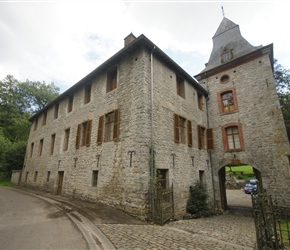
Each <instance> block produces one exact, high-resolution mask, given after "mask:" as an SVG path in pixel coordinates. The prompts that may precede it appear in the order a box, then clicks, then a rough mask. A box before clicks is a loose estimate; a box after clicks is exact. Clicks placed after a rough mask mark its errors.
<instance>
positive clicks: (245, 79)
mask: <svg viewBox="0 0 290 250" xmlns="http://www.w3.org/2000/svg"><path fill="white" fill-rule="evenodd" d="M213 41H214V47H213V50H212V54H211V57H210V59H209V62H208V64H207V66H206V68H205V69H204V70H203V71H202V72H201V73H200V74H198V75H196V76H195V78H193V77H191V76H190V75H189V74H188V73H186V72H185V71H184V70H183V69H182V68H181V67H180V66H179V65H177V64H176V63H175V62H174V61H173V60H172V59H171V58H169V57H168V56H167V55H166V54H165V53H164V52H163V51H162V50H160V49H159V48H158V47H157V46H156V45H155V44H154V43H152V42H151V41H150V40H149V39H148V38H146V37H145V36H144V35H141V36H139V37H138V38H136V37H134V36H133V34H130V35H129V36H128V37H126V38H125V46H124V48H123V49H121V50H120V51H119V52H117V53H116V54H115V55H114V56H112V57H111V58H110V59H108V60H107V61H106V62H104V63H103V64H102V65H100V66H99V67H98V68H96V69H95V70H94V71H93V72H91V73H90V74H88V75H87V76H85V77H84V78H83V79H82V80H80V81H79V82H78V83H76V84H75V85H73V86H72V87H71V88H70V89H68V90H67V91H65V92H64V93H63V94H61V95H60V96H59V97H58V98H57V99H55V100H54V101H53V102H51V103H50V104H48V105H47V106H46V107H45V108H44V109H43V110H41V111H39V112H38V113H37V114H35V115H34V116H33V117H31V119H30V121H31V122H32V125H31V131H30V136H29V140H28V145H27V151H26V157H25V163H24V167H23V170H22V176H21V182H20V183H21V185H26V186H29V187H32V188H37V189H41V190H44V191H47V192H53V193H56V194H59V195H65V196H69V197H72V198H78V199H83V200H88V201H92V202H94V201H98V202H102V203H105V204H108V205H111V206H115V207H117V208H119V209H123V210H124V211H126V212H128V213H130V214H132V215H135V216H137V217H139V218H143V219H146V218H149V217H150V208H151V207H152V202H151V203H150V183H152V179H154V178H156V173H157V175H158V180H157V181H158V184H159V185H160V186H161V187H162V188H164V189H166V188H169V187H172V186H173V194H174V211H175V214H176V215H181V214H184V213H185V211H186V203H187V200H188V197H189V187H190V186H191V185H193V184H194V183H195V182H196V181H198V180H200V181H203V182H205V183H206V184H207V186H208V190H209V194H210V203H211V204H212V205H215V206H217V207H222V208H226V206H227V204H226V195H225V192H226V191H225V186H224V183H225V180H224V179H225V173H224V169H225V168H224V167H225V166H226V165H229V164H233V165H235V164H250V165H252V166H253V167H254V169H255V173H256V176H257V177H258V178H259V179H260V180H261V181H262V182H263V185H264V186H265V187H266V188H269V189H272V190H273V191H275V190H276V191H278V190H280V188H281V190H283V191H281V192H280V194H281V199H282V196H283V199H284V201H288V202H289V190H285V188H282V187H283V186H284V187H285V184H287V185H288V186H289V181H290V180H289V161H288V156H287V154H288V153H289V145H288V140H287V136H286V130H285V126H284V121H283V117H282V114H281V110H280V107H279V102H278V98H277V94H276V91H275V84H274V79H273V71H272V67H273V61H272V60H273V55H272V50H273V48H272V45H269V46H265V47H262V46H261V47H253V46H252V45H250V44H249V43H248V42H247V41H246V40H245V39H243V38H242V36H241V35H240V31H239V27H238V26H237V25H235V24H234V23H232V22H231V21H230V20H228V19H226V18H224V19H223V21H222V23H221V24H220V27H219V28H218V30H217V33H216V34H215V36H214V39H213ZM196 79H198V80H199V82H198V81H197V80H196ZM278 188H279V189H278ZM151 212H152V211H151Z"/></svg>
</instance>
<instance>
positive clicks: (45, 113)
mask: <svg viewBox="0 0 290 250" xmlns="http://www.w3.org/2000/svg"><path fill="white" fill-rule="evenodd" d="M46 120H47V112H46V111H45V112H44V113H43V119H42V126H44V125H46Z"/></svg>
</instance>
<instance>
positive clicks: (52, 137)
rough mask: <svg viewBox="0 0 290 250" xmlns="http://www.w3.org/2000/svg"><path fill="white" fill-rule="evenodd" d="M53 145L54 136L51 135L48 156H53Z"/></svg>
mask: <svg viewBox="0 0 290 250" xmlns="http://www.w3.org/2000/svg"><path fill="white" fill-rule="evenodd" d="M54 144H55V134H53V135H51V143H50V154H51V155H53V151H54Z"/></svg>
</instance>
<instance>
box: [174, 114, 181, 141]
mask: <svg viewBox="0 0 290 250" xmlns="http://www.w3.org/2000/svg"><path fill="white" fill-rule="evenodd" d="M178 120H179V116H178V115H177V114H174V141H175V142H177V143H179V142H180V139H179V121H178Z"/></svg>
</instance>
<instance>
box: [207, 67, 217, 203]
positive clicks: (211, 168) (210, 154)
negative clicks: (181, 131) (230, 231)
mask: <svg viewBox="0 0 290 250" xmlns="http://www.w3.org/2000/svg"><path fill="white" fill-rule="evenodd" d="M205 76H206V88H207V91H208V93H209V88H208V78H207V74H206V72H205ZM208 100H209V97H207V98H206V102H205V103H206V119H207V127H208V128H209V111H208ZM208 154H209V162H210V170H211V181H212V188H213V201H214V207H215V208H216V193H215V183H214V176H213V167H212V153H211V151H209V152H208Z"/></svg>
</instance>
